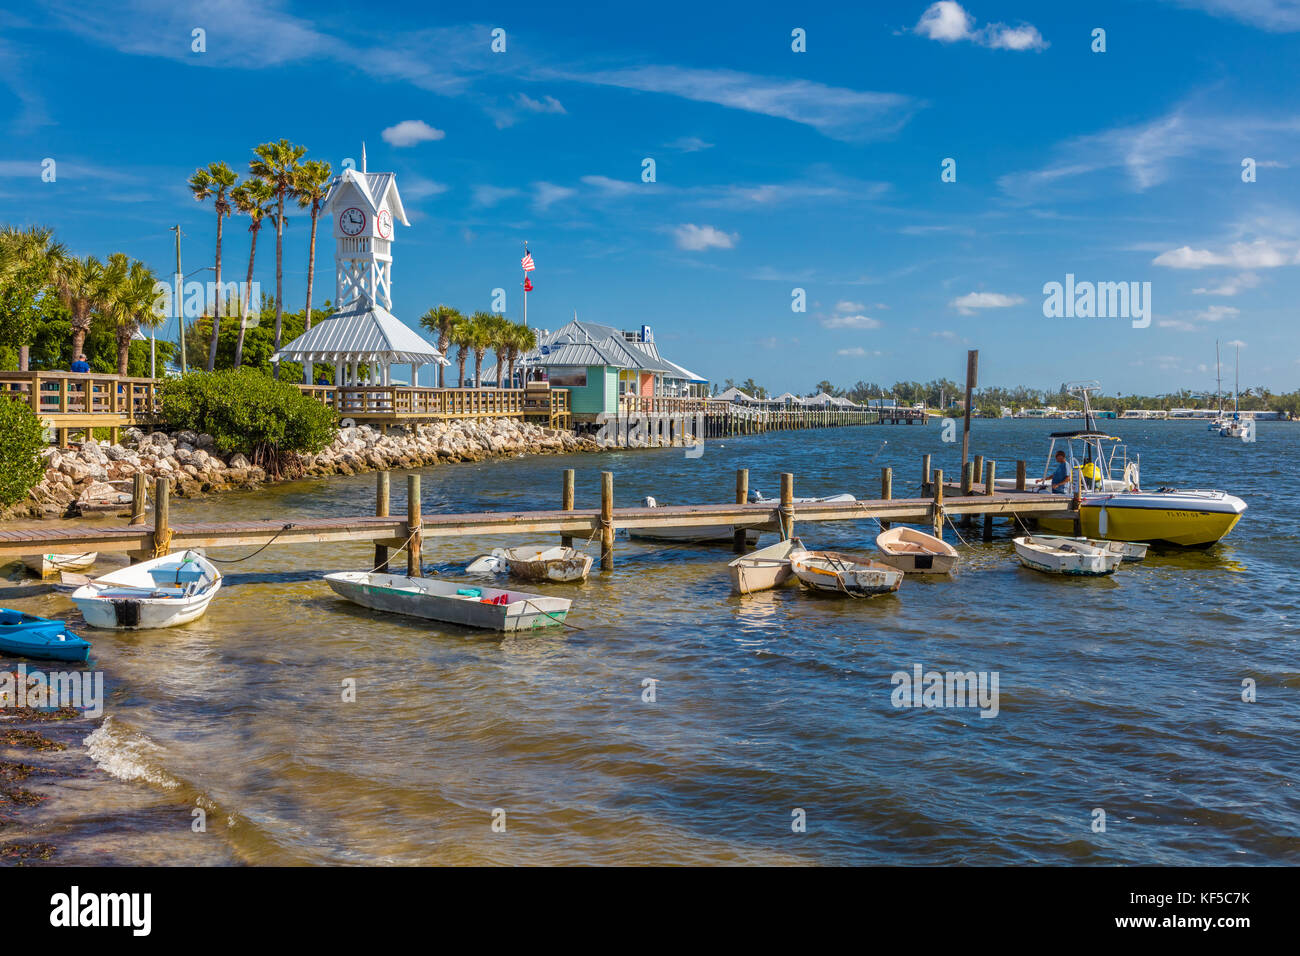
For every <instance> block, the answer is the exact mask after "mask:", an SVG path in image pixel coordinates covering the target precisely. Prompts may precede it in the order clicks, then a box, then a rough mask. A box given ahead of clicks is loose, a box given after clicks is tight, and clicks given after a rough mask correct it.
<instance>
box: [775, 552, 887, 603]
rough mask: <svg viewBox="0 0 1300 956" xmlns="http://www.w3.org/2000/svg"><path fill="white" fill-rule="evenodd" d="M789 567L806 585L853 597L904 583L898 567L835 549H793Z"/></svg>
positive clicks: (885, 591) (880, 591)
mask: <svg viewBox="0 0 1300 956" xmlns="http://www.w3.org/2000/svg"><path fill="white" fill-rule="evenodd" d="M790 568H791V570H793V571H794V573H795V576H796V577H798V578H799V581H800V582H801V583H802V584H804V585H806V586H807V587H810V588H813V589H815V590H818V591H830V592H833V593H836V594H848V595H852V596H853V597H874V596H875V595H877V594H888V593H890V592H891V591H897V590H898V588H899V586H900V585H901V584H902V583H903V572H902V571H900V570H898V568H891V567H890V566H889V565H887V564H881V563H879V562H878V561H871V560H869V559H865V558H859V557H856V556H854V555H850V554H841V553H839V552H838V551H797V550H796V551H793V552H791V553H790Z"/></svg>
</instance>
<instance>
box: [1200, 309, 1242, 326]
mask: <svg viewBox="0 0 1300 956" xmlns="http://www.w3.org/2000/svg"><path fill="white" fill-rule="evenodd" d="M1239 315H1241V309H1237V308H1234V307H1233V306H1230V305H1212V306H1210V307H1209V308H1208V309H1206V310H1205V311H1203V312H1198V313H1197V314H1196V318H1197V319H1198V320H1199V321H1201V322H1218V321H1220V320H1221V319H1234V318H1236V317H1237V316H1239Z"/></svg>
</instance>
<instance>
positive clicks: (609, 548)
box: [600, 471, 614, 571]
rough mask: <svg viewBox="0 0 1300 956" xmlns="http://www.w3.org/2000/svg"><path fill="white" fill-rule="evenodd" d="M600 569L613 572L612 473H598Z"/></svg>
mask: <svg viewBox="0 0 1300 956" xmlns="http://www.w3.org/2000/svg"><path fill="white" fill-rule="evenodd" d="M600 569H601V570H602V571H613V570H614V473H613V472H612V471H602V472H601V473H600Z"/></svg>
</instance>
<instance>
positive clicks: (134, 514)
mask: <svg viewBox="0 0 1300 956" xmlns="http://www.w3.org/2000/svg"><path fill="white" fill-rule="evenodd" d="M148 495H149V487H148V484H147V480H146V478H145V476H144V472H143V471H137V472H136V473H135V478H134V479H133V480H132V483H131V520H130V521H129V522H128V524H132V525H138V524H144V518H145V511H146V510H147V509H148V507H149V504H148Z"/></svg>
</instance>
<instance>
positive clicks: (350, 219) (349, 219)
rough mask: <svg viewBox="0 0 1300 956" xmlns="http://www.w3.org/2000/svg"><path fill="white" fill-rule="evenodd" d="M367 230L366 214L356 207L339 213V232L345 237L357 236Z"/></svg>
mask: <svg viewBox="0 0 1300 956" xmlns="http://www.w3.org/2000/svg"><path fill="white" fill-rule="evenodd" d="M364 228H366V214H365V213H364V212H362V211H361V210H360V209H358V208H357V207H356V206H351V207H349V208H347V209H344V210H343V211H342V212H341V213H339V230H340V231H342V233H343V235H345V236H355V235H357V234H358V233H359V232H361V230H362V229H364Z"/></svg>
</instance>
